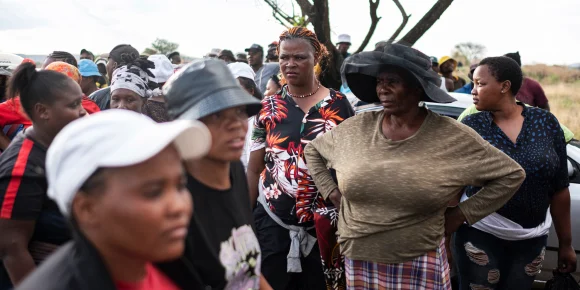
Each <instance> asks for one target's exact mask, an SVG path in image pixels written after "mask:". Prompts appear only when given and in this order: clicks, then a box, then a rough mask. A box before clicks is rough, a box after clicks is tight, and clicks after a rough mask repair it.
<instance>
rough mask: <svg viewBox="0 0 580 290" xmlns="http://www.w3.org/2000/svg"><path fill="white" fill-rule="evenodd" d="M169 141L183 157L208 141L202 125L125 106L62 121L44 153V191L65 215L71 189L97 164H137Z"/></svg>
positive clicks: (203, 149) (195, 154)
mask: <svg viewBox="0 0 580 290" xmlns="http://www.w3.org/2000/svg"><path fill="white" fill-rule="evenodd" d="M172 143H173V144H174V145H175V147H176V148H177V150H178V152H179V154H180V155H181V158H182V159H183V160H190V159H197V158H201V157H203V156H204V155H206V154H207V152H208V151H209V149H210V147H211V134H210V132H209V130H208V129H207V127H206V126H205V125H204V124H203V123H201V122H199V121H192V120H177V121H173V122H168V123H156V122H155V121H153V120H151V119H150V118H148V117H146V116H144V115H141V114H138V113H135V112H131V111H127V110H107V111H104V112H99V113H96V114H93V115H91V116H90V117H87V118H81V119H78V120H76V121H74V122H72V123H70V124H69V125H67V126H66V127H65V128H64V129H63V130H62V131H61V132H60V133H59V134H58V135H57V136H56V138H55V139H54V141H53V142H52V144H51V145H50V148H49V149H48V153H47V156H46V176H47V179H48V185H49V186H48V196H49V197H50V198H51V199H53V200H54V201H55V202H56V204H57V205H58V207H59V208H60V210H61V212H62V214H63V215H65V216H70V209H71V203H72V200H73V199H74V196H75V195H76V193H77V191H78V190H79V189H80V188H81V186H82V185H83V184H84V183H85V182H86V181H87V179H88V178H89V177H90V176H91V175H92V174H93V173H94V172H95V171H97V169H99V168H116V167H117V168H118V167H127V166H132V165H137V164H139V163H142V162H145V161H147V160H149V159H150V158H153V157H154V156H155V155H157V154H158V153H159V152H161V151H162V150H163V149H164V148H166V147H167V146H169V145H170V144H172Z"/></svg>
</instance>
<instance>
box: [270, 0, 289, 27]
mask: <svg viewBox="0 0 580 290" xmlns="http://www.w3.org/2000/svg"><path fill="white" fill-rule="evenodd" d="M264 2H266V4H268V6H270V8H272V15H273V16H274V18H276V20H278V22H280V24H282V25H284V26H285V27H288V26H293V25H294V24H295V22H294V17H291V16H290V15H288V14H287V13H286V12H284V11H282V9H281V8H280V7H279V6H278V2H277V1H275V0H264Z"/></svg>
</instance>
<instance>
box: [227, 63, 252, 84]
mask: <svg viewBox="0 0 580 290" xmlns="http://www.w3.org/2000/svg"><path fill="white" fill-rule="evenodd" d="M228 68H229V69H230V71H231V72H232V74H233V75H234V78H236V79H237V78H239V77H244V78H248V79H251V80H253V79H254V78H255V77H256V73H255V72H254V70H253V69H252V67H251V66H250V65H248V64H247V63H243V62H232V63H230V64H228Z"/></svg>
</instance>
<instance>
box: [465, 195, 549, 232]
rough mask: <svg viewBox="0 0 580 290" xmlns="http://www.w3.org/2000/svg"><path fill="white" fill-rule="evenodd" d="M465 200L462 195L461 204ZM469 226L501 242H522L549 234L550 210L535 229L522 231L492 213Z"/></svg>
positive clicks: (515, 224) (517, 226)
mask: <svg viewBox="0 0 580 290" xmlns="http://www.w3.org/2000/svg"><path fill="white" fill-rule="evenodd" d="M467 199H469V197H467V195H466V194H465V193H464V194H463V195H462V196H461V202H463V201H465V200H467ZM471 226H472V227H474V228H476V229H478V230H480V231H482V232H486V233H488V234H492V235H494V236H496V237H498V238H500V239H502V240H506V241H522V240H528V239H533V238H537V237H542V236H545V235H547V234H549V233H550V227H551V226H552V216H551V215H550V209H549V208H548V210H547V211H546V220H545V221H544V222H543V223H541V224H540V225H539V226H537V227H535V228H530V229H524V228H523V227H522V226H521V225H519V224H518V223H516V222H514V221H512V220H510V219H508V218H506V217H504V216H502V215H500V214H498V213H495V212H494V213H492V214H490V215H488V216H486V217H484V218H483V219H482V220H480V221H478V222H476V223H475V224H473V225H471Z"/></svg>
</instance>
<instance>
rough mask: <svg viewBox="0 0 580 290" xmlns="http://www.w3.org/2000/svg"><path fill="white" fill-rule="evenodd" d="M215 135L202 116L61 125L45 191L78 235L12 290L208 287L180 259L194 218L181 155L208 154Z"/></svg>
mask: <svg viewBox="0 0 580 290" xmlns="http://www.w3.org/2000/svg"><path fill="white" fill-rule="evenodd" d="M210 140H211V137H210V134H209V132H208V130H207V128H206V127H205V126H204V125H203V124H201V123H199V122H193V121H176V122H171V123H164V124H157V123H155V122H154V121H152V120H151V119H149V118H147V117H144V116H142V115H139V114H137V113H134V112H129V111H125V110H110V111H106V112H101V113H98V114H95V115H93V116H92V117H91V118H83V119H81V120H78V121H76V122H73V123H71V124H70V125H69V126H67V127H66V128H64V129H63V130H62V131H61V132H60V133H59V134H58V136H57V137H56V138H55V140H54V142H53V144H52V146H51V147H50V149H49V150H48V153H47V158H46V172H47V177H48V183H49V190H48V196H49V197H50V198H52V199H53V200H55V202H56V203H57V204H58V207H59V209H60V210H61V212H62V213H63V215H64V216H66V217H67V218H68V219H69V221H70V222H71V224H72V227H73V231H74V232H75V235H74V240H73V241H72V242H70V243H68V244H66V245H65V246H63V247H62V248H61V249H59V250H58V251H57V252H56V253H54V254H53V255H52V256H51V257H50V258H49V259H48V260H47V261H46V262H45V263H44V264H43V265H42V266H41V267H40V268H39V269H38V270H36V271H35V272H33V273H32V274H31V275H30V276H29V277H28V278H27V279H26V280H25V281H24V282H23V283H22V284H20V285H19V287H17V288H16V289H46V290H53V289H54V290H56V289H59V290H63V289H64V290H66V289H84V290H97V289H98V290H103V289H104V290H108V289H110V290H116V289H166V290H173V289H202V288H201V285H200V284H199V282H198V281H199V276H198V275H197V273H196V272H195V270H193V268H192V267H191V266H190V264H189V262H188V261H187V260H186V259H185V258H180V257H182V255H183V254H184V251H189V250H190V249H189V248H188V246H187V245H188V243H186V236H187V232H188V230H187V229H188V225H189V221H190V218H191V215H192V200H191V196H190V194H189V192H188V190H187V188H186V187H185V181H186V178H185V174H184V171H183V167H182V166H181V162H182V161H183V160H185V159H195V158H199V157H201V156H202V155H205V154H206V153H207V152H208V150H209V147H210ZM145 143H146V144H147V146H142V144H145Z"/></svg>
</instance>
